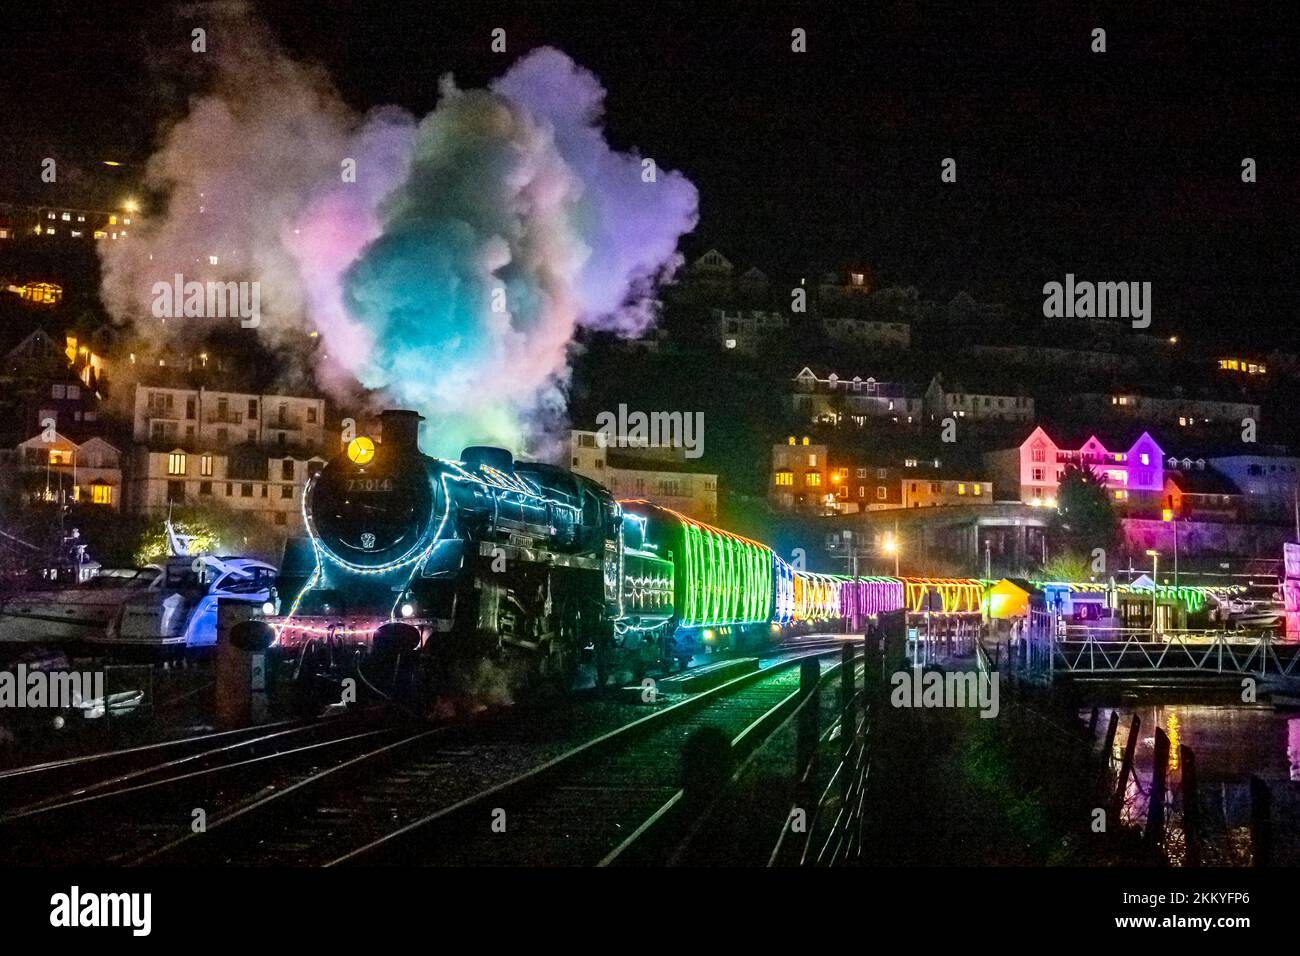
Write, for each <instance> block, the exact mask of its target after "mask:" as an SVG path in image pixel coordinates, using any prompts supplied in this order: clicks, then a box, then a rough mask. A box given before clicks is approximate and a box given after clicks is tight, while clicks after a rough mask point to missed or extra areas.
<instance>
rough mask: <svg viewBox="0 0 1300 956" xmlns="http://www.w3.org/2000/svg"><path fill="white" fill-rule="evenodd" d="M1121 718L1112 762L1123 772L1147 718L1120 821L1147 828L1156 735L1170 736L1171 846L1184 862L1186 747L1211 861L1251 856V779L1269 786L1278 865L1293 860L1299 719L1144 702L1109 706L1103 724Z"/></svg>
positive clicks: (1299, 802) (1253, 708) (1262, 710)
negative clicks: (1134, 721) (1132, 725)
mask: <svg viewBox="0 0 1300 956" xmlns="http://www.w3.org/2000/svg"><path fill="white" fill-rule="evenodd" d="M1112 710H1114V711H1117V712H1118V714H1119V729H1118V730H1117V732H1116V735H1115V744H1114V750H1113V754H1112V760H1113V764H1114V766H1115V767H1118V766H1119V763H1120V760H1121V758H1122V757H1123V755H1124V750H1125V748H1126V746H1127V744H1128V734H1129V722H1130V720H1131V718H1132V716H1133V714H1135V713H1136V714H1137V715H1138V717H1139V718H1140V719H1141V725H1140V727H1139V730H1138V738H1137V745H1136V749H1135V753H1134V767H1135V770H1136V773H1135V775H1134V776H1133V777H1130V779H1129V781H1128V783H1127V785H1126V787H1125V791H1124V803H1123V809H1122V812H1121V817H1122V819H1123V820H1124V822H1126V823H1129V824H1131V825H1134V826H1139V827H1140V826H1142V825H1144V823H1145V821H1146V818H1147V803H1148V800H1149V795H1150V788H1151V782H1152V770H1153V765H1154V763H1155V731H1156V729H1157V728H1160V729H1162V730H1164V732H1165V733H1166V734H1167V735H1168V737H1169V743H1170V758H1169V771H1168V782H1167V790H1166V814H1165V816H1166V820H1167V821H1168V824H1167V830H1166V841H1165V842H1166V846H1167V848H1168V849H1169V850H1170V851H1171V854H1170V855H1171V858H1172V861H1173V862H1175V863H1177V862H1179V859H1178V858H1179V855H1180V852H1179V851H1180V848H1181V847H1182V845H1183V835H1182V832H1181V822H1182V817H1183V808H1182V800H1183V786H1182V784H1183V781H1182V770H1183V760H1182V755H1181V753H1180V751H1179V748H1180V747H1186V748H1188V749H1189V750H1190V751H1191V752H1192V753H1193V754H1195V757H1196V773H1197V778H1198V789H1199V791H1200V800H1199V805H1200V809H1201V820H1202V824H1201V831H1202V833H1203V838H1204V840H1205V842H1206V859H1205V862H1206V863H1214V862H1218V863H1228V864H1231V863H1242V862H1244V861H1245V860H1248V858H1249V852H1250V851H1249V836H1248V834H1249V826H1250V818H1251V801H1250V785H1249V780H1250V777H1251V776H1252V775H1253V776H1258V777H1260V778H1262V779H1263V780H1265V781H1266V782H1267V783H1268V784H1269V791H1270V794H1271V795H1272V799H1273V824H1274V833H1275V834H1276V837H1275V840H1276V843H1277V850H1278V856H1279V859H1278V860H1277V861H1276V862H1279V863H1281V862H1291V860H1290V859H1285V860H1284V859H1282V857H1286V858H1291V857H1294V856H1295V853H1296V847H1294V846H1293V844H1294V843H1295V842H1296V840H1297V837H1300V832H1297V831H1300V786H1297V784H1298V783H1300V713H1298V712H1284V711H1277V710H1274V709H1273V708H1272V707H1269V706H1265V705H1215V704H1141V705H1138V706H1124V707H1112V708H1103V709H1102V711H1101V716H1100V719H1099V721H1098V726H1100V727H1105V726H1107V723H1108V721H1109V719H1110V712H1111V711H1112Z"/></svg>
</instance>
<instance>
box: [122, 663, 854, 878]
mask: <svg viewBox="0 0 1300 956" xmlns="http://www.w3.org/2000/svg"><path fill="white" fill-rule="evenodd" d="M787 653H788V655H789V656H787V657H786V658H785V659H783V660H778V661H775V662H772V663H771V664H770V666H769V667H768V668H766V669H764V670H762V671H758V672H754V673H751V674H747V675H745V676H743V677H740V678H737V679H734V680H732V681H730V682H728V683H727V684H724V685H722V686H720V687H717V688H714V689H713V690H711V691H706V692H704V693H701V694H699V695H696V696H694V697H690V698H687V699H686V700H684V701H681V702H678V703H674V704H666V705H663V709H662V710H658V711H656V712H654V713H652V714H650V715H648V716H647V715H646V714H645V706H644V705H641V704H626V703H624V704H618V703H614V702H609V701H605V702H599V701H592V700H588V701H586V702H584V703H581V704H573V703H571V702H570V704H569V705H568V706H558V705H553V706H550V707H546V708H540V709H529V708H517V709H514V710H511V711H505V712H502V713H500V714H499V715H497V717H496V718H494V719H492V720H486V721H483V720H480V721H474V722H471V723H469V724H465V725H460V726H457V727H451V728H447V729H446V731H445V732H443V733H440V734H437V735H431V736H423V737H417V736H412V737H410V738H406V739H402V740H398V741H394V742H392V743H391V744H390V745H386V746H383V747H378V748H375V749H374V750H373V751H370V752H366V753H361V754H358V755H357V756H356V757H354V758H352V759H350V760H348V761H344V762H341V763H340V764H338V765H336V766H332V767H327V768H323V769H321V770H320V771H319V772H318V773H316V774H314V775H312V776H310V777H307V778H304V779H302V780H300V781H299V782H298V783H297V784H296V785H295V786H292V787H288V788H285V789H284V790H282V791H279V792H275V793H268V794H267V795H266V796H265V797H263V798H261V799H259V800H257V801H253V802H250V803H248V804H246V805H244V806H241V807H239V808H237V809H236V810H235V811H234V812H232V813H229V814H226V815H224V816H222V817H220V818H217V819H215V820H214V819H211V818H210V819H209V825H208V828H207V831H206V832H204V833H187V834H184V835H182V836H181V837H179V838H177V839H176V840H174V841H172V842H170V843H167V844H165V845H162V846H158V847H155V848H152V849H150V850H149V851H148V852H145V853H143V854H140V855H139V856H137V857H135V858H134V859H133V860H131V862H133V863H138V864H150V865H154V864H165V865H218V866H220V865H238V866H260V865H293V866H325V865H331V864H335V863H338V862H343V861H344V860H345V859H348V858H350V857H351V856H352V855H353V854H357V853H360V854H362V855H365V854H367V853H368V852H370V850H369V849H368V848H372V847H376V848H377V847H379V846H380V845H383V844H386V842H387V841H392V840H396V841H398V842H402V841H404V838H405V834H407V833H408V832H413V831H412V828H414V830H420V829H422V827H423V825H424V824H425V823H427V822H428V820H429V819H430V818H437V819H441V818H442V816H443V815H445V814H448V813H451V814H453V815H459V814H462V813H465V812H467V809H466V808H468V807H469V806H473V805H476V804H477V803H478V802H480V801H482V800H484V799H488V797H489V796H490V795H492V794H495V793H496V792H498V790H499V789H500V788H501V787H503V786H504V787H506V788H507V789H512V790H514V791H515V792H522V791H523V790H524V789H531V788H532V787H533V785H535V784H537V783H538V782H540V781H543V780H545V779H547V778H549V775H550V774H551V773H553V772H554V770H555V768H556V767H559V766H576V764H577V762H579V761H580V760H581V759H584V758H582V757H579V756H576V755H587V754H591V755H594V754H596V753H599V752H603V751H604V750H605V749H606V748H608V747H610V746H611V744H613V743H614V742H615V741H619V742H623V741H631V740H634V739H640V738H641V737H642V735H643V734H646V733H647V732H648V731H650V730H651V729H652V728H653V729H655V730H658V729H660V728H663V729H665V730H666V729H667V728H668V727H670V726H672V727H677V728H678V735H679V737H678V739H675V740H674V739H667V738H666V739H664V740H663V741H662V743H663V744H664V746H665V747H666V748H667V749H666V750H665V751H664V753H663V754H661V758H660V759H659V760H657V761H655V762H653V763H650V762H647V764H646V766H645V768H644V770H645V774H646V779H645V781H644V784H645V785H644V787H643V789H644V790H646V791H647V792H653V793H654V794H655V795H658V794H659V793H660V792H661V791H662V792H665V793H666V794H667V796H669V797H670V796H671V792H672V789H673V787H672V783H671V782H672V781H675V779H676V763H677V757H676V750H677V749H679V748H680V744H681V741H682V739H684V736H681V735H688V734H689V732H690V731H691V730H692V729H694V727H695V726H697V725H702V722H707V720H709V719H713V720H715V721H716V720H717V719H718V712H717V711H715V710H714V709H713V708H714V707H716V706H718V705H722V704H723V703H724V702H727V701H729V702H731V703H730V705H729V706H724V709H726V710H727V711H728V712H729V717H730V722H731V724H732V725H734V724H736V723H737V722H739V721H745V720H750V719H752V718H753V716H754V715H755V713H758V712H760V711H765V710H768V709H770V708H771V706H772V703H773V701H774V700H785V699H786V698H787V697H788V696H789V694H790V692H791V690H792V689H794V688H796V687H797V683H798V674H797V668H796V667H795V665H796V664H797V663H798V662H799V660H801V659H802V657H804V656H810V655H811V656H816V657H822V656H828V655H829V654H830V653H831V652H830V651H829V650H828V649H819V650H816V651H811V652H805V653H801V654H797V655H796V654H789V652H787ZM773 685H776V686H773ZM751 687H752V691H751V692H750V693H749V694H748V695H747V699H746V700H745V701H744V702H741V701H740V700H739V698H738V697H737V696H736V695H737V694H738V693H739V692H740V691H741V690H742V689H746V688H751ZM706 705H707V706H706ZM705 710H709V711H710V712H711V714H712V717H711V718H709V717H705V716H704V714H703V711H705ZM692 715H695V717H696V723H694V724H692V723H691V721H690V720H688V719H687V718H690V717H692ZM671 736H672V734H671V732H669V738H671ZM664 781H669V782H668V783H665V782H664ZM465 859H466V860H467V861H470V859H469V857H466V858H465ZM447 862H453V861H450V860H449V861H447Z"/></svg>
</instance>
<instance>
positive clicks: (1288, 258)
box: [0, 0, 1300, 349]
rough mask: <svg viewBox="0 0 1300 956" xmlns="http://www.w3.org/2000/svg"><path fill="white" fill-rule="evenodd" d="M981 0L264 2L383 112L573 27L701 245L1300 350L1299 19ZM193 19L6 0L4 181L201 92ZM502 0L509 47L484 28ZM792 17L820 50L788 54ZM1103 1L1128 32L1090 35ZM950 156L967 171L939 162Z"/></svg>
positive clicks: (102, 146)
mask: <svg viewBox="0 0 1300 956" xmlns="http://www.w3.org/2000/svg"><path fill="white" fill-rule="evenodd" d="M976 6H977V5H975V4H960V5H958V4H954V5H952V6H950V7H948V6H933V7H920V6H917V5H915V4H912V3H903V4H898V5H888V4H877V3H852V4H836V3H815V4H791V3H782V4H763V3H747V4H730V3H725V4H724V3H710V2H707V0H696V2H690V3H681V4H676V3H671V4H670V3H664V2H648V3H607V4H597V3H592V4H575V3H561V2H534V3H511V2H504V0H501V2H492V3H485V2H472V3H463V4H450V3H441V2H436V0H424V2H418V3H411V4H402V3H398V2H393V3H388V2H385V3H361V2H355V0H353V2H311V3H298V2H275V3H271V2H267V3H261V4H257V7H258V9H259V10H260V11H261V12H262V14H263V16H264V17H265V18H266V19H267V20H268V21H269V22H270V24H271V25H272V27H273V29H274V31H275V33H276V34H277V36H278V37H279V38H280V39H281V41H282V42H283V43H285V45H286V46H287V47H289V48H290V49H291V50H292V51H293V52H294V54H295V55H298V56H302V57H307V58H310V59H314V60H317V61H319V62H321V63H323V64H324V65H325V66H326V67H327V69H328V70H329V72H330V74H331V75H332V76H333V78H334V80H335V82H336V83H337V85H338V87H339V89H340V90H341V92H342V93H343V95H344V97H345V98H346V99H347V100H348V101H349V102H351V103H352V104H353V105H355V106H357V107H358V108H366V107H369V106H373V105H378V104H383V103H397V104H400V105H402V106H405V107H407V108H408V109H411V110H412V111H415V112H419V113H423V112H426V111H428V110H429V109H430V108H432V107H433V105H434V104H435V102H436V91H437V80H438V77H439V76H441V75H442V74H443V73H446V72H448V71H451V72H453V73H454V74H455V75H456V76H457V79H458V81H459V82H460V84H461V85H462V86H472V85H481V84H482V83H484V82H485V81H487V80H488V79H490V78H491V77H493V76H495V75H498V74H499V73H501V72H502V71H503V70H504V68H505V66H506V65H507V64H508V62H510V61H512V60H513V59H514V57H515V56H516V55H518V54H521V53H523V52H524V51H526V50H527V49H530V48H532V47H534V46H537V45H541V44H553V45H556V46H559V47H560V48H562V49H563V50H565V51H566V52H568V53H569V54H571V55H572V56H573V57H574V58H575V59H576V60H577V61H578V62H580V63H582V64H583V65H585V66H587V67H588V68H590V69H592V70H594V71H595V72H596V73H597V74H598V75H599V76H600V77H601V79H602V80H603V82H604V84H605V86H606V88H607V90H608V91H609V94H608V100H607V111H608V128H609V136H610V139H611V141H612V142H613V143H614V145H615V146H618V147H624V148H626V147H629V146H633V145H635V146H638V147H640V148H641V149H642V150H644V151H645V152H646V154H647V155H651V156H653V157H655V158H656V160H657V161H658V162H659V163H660V164H661V165H665V166H669V167H674V168H679V169H682V170H683V171H684V172H685V173H686V174H687V175H688V176H689V177H690V178H691V179H692V180H693V181H694V182H695V183H696V184H697V185H698V186H699V188H700V192H701V196H702V221H701V225H700V227H699V229H698V230H697V236H696V237H693V238H692V239H691V240H690V241H689V242H688V245H687V249H688V251H701V248H702V246H707V245H718V246H720V247H721V248H722V249H723V250H724V251H725V252H726V253H727V254H728V255H730V256H731V257H732V258H733V259H734V260H735V261H737V262H738V263H740V264H742V265H748V264H749V263H751V262H756V263H757V264H759V265H760V266H762V267H764V268H768V269H769V270H770V271H774V272H777V273H780V272H782V271H785V270H789V271H792V272H794V271H798V270H800V269H802V268H803V267H804V266H805V265H807V264H809V263H812V262H823V263H828V264H838V263H841V262H846V261H849V260H851V259H860V260H862V261H865V262H868V263H870V264H871V265H872V266H873V268H874V269H875V271H876V273H877V275H878V277H879V278H881V279H883V280H885V281H889V280H903V281H911V282H914V283H916V284H918V285H921V286H922V287H923V288H924V289H927V290H929V291H931V292H934V293H936V294H942V293H944V292H951V291H953V290H955V289H958V288H968V289H971V290H972V291H974V292H976V293H977V294H979V295H986V296H990V297H998V298H1003V299H1007V300H1009V301H1012V302H1020V303H1023V304H1025V305H1026V307H1031V308H1037V307H1038V304H1039V303H1041V288H1042V284H1043V282H1045V281H1047V280H1049V279H1053V278H1055V279H1060V278H1062V277H1063V275H1064V273H1065V272H1066V271H1073V272H1075V273H1076V274H1077V275H1079V276H1080V277H1081V278H1096V279H1111V280H1121V279H1128V280H1150V281H1152V282H1153V283H1155V292H1154V301H1155V309H1156V321H1157V325H1158V326H1160V328H1158V329H1156V331H1163V330H1165V329H1167V330H1168V331H1170V332H1178V333H1180V334H1184V335H1190V336H1196V335H1204V336H1212V335H1216V334H1225V333H1230V334H1232V335H1233V336H1234V338H1237V340H1238V341H1240V342H1241V344H1244V345H1269V344H1274V343H1275V344H1277V345H1278V346H1281V347H1290V348H1293V349H1294V348H1300V335H1297V334H1296V333H1295V331H1294V322H1295V318H1294V311H1295V302H1296V280H1295V277H1294V276H1295V265H1294V264H1295V261H1296V254H1297V248H1298V244H1297V226H1296V221H1297V216H1296V209H1297V198H1298V196H1297V193H1298V192H1300V190H1298V188H1297V182H1300V176H1298V173H1300V169H1298V168H1297V167H1298V164H1297V158H1296V157H1297V150H1296V146H1297V142H1296V140H1297V136H1296V129H1297V123H1296V121H1297V103H1298V102H1300V100H1298V99H1297V97H1296V86H1297V79H1296V77H1297V75H1300V72H1298V71H1297V70H1296V68H1295V64H1296V62H1297V56H1296V39H1297V33H1296V31H1295V29H1294V24H1293V23H1292V22H1289V21H1288V22H1281V21H1279V20H1277V19H1276V17H1277V16H1278V14H1276V13H1270V12H1267V5H1259V4H1242V5H1240V6H1239V7H1232V6H1227V5H1224V6H1218V5H1200V4H1198V5H1197V6H1198V8H1199V10H1200V12H1198V13H1197V14H1195V16H1194V17H1193V18H1188V16H1187V14H1186V13H1185V12H1184V11H1185V10H1186V9H1187V5H1185V4H1164V5H1144V4H1132V3H1125V4H1122V5H1114V7H1113V8H1112V7H1111V6H1108V5H1086V6H1085V5H1082V4H1068V5H1067V4H1052V5H1044V6H1041V7H1039V6H1031V5H1029V4H1019V3H998V4H991V5H980V7H981V8H980V9H978V10H977V9H975V7H976ZM1066 8H1068V9H1066ZM1134 9H1139V10H1147V11H1148V12H1149V14H1150V15H1149V16H1145V15H1144V16H1135V15H1134V14H1133V13H1132V11H1133V10H1134ZM1261 10H1264V11H1265V12H1260V11H1261ZM1117 11H1124V12H1123V13H1120V12H1117ZM193 19H194V17H193V16H190V15H186V14H177V13H176V12H175V8H170V7H166V6H163V5H149V4H143V3H141V4H129V5H128V4H100V3H95V2H93V0H73V2H66V3H64V2H55V3H52V4H47V5H41V4H35V5H33V7H32V11H31V12H30V13H29V14H27V15H25V16H24V17H22V18H19V19H15V20H11V21H10V24H9V29H6V31H5V33H4V34H3V36H0V62H2V63H3V68H2V69H0V91H3V92H2V94H0V102H3V104H4V105H5V107H6V108H5V109H4V110H3V119H2V120H0V123H2V124H3V125H2V128H0V137H2V141H0V163H2V164H3V165H2V167H0V193H3V194H4V195H5V196H10V195H28V194H30V193H31V192H32V190H33V189H35V188H37V186H38V184H37V183H36V182H35V173H34V172H31V173H28V172H27V171H29V170H35V168H36V166H35V164H36V163H37V162H38V161H39V157H40V156H41V155H50V154H51V153H52V154H53V155H56V156H60V157H65V158H66V161H67V162H69V163H74V164H75V163H81V162H85V163H86V164H87V168H88V169H89V170H91V171H93V173H94V176H96V177H99V176H102V175H103V174H105V173H108V174H110V175H111V174H112V171H110V170H108V169H107V167H103V166H97V165H96V162H97V160H98V159H100V158H103V157H107V156H113V157H115V158H119V159H122V160H124V161H126V162H135V163H139V162H140V161H142V160H143V159H144V158H145V157H146V156H147V155H148V153H149V150H150V145H151V143H152V141H153V136H154V132H155V130H156V127H157V125H158V123H159V121H161V120H162V119H164V118H165V116H166V115H167V113H168V111H169V110H171V109H174V108H175V107H176V106H177V105H178V104H180V103H183V102H184V99H183V97H184V95H185V92H186V90H185V89H184V85H183V83H181V84H179V85H178V84H177V83H176V82H175V81H174V79H168V78H167V77H168V74H167V73H166V71H164V70H161V69H159V67H158V66H157V63H158V61H160V60H166V59H168V55H167V54H168V48H169V46H170V45H171V44H176V45H178V46H179V47H180V49H182V50H187V49H188V26H189V24H190V22H191V20H193ZM497 26H500V27H504V28H505V29H506V31H507V35H508V40H509V45H510V53H509V54H507V55H505V56H503V55H500V54H494V53H492V52H490V50H489V47H488V42H489V33H490V31H491V29H492V28H493V27H497ZM794 26H803V27H805V28H806V29H807V30H808V31H809V52H808V53H806V54H803V55H799V54H793V53H791V52H790V39H789V37H790V30H791V28H792V27H794ZM1094 26H1102V27H1105V28H1106V29H1107V31H1108V52H1107V53H1106V54H1104V55H1095V54H1092V53H1091V52H1089V48H1088V47H1089V40H1090V37H1089V33H1090V30H1091V29H1092V27H1094ZM945 156H953V157H955V158H956V159H957V161H958V183H957V184H956V185H955V186H954V185H947V186H945V185H942V184H941V183H940V181H939V163H940V160H941V159H942V158H943V157H945ZM1243 156H1252V157H1254V158H1255V159H1256V160H1257V161H1258V163H1259V178H1260V181H1259V182H1258V183H1257V184H1255V185H1253V186H1247V185H1243V184H1242V183H1241V182H1240V177H1239V173H1240V162H1241V159H1242V157H1243ZM134 172H138V168H137V169H136V170H135V171H134ZM134 172H133V170H132V168H131V167H130V166H127V167H124V168H123V169H122V170H121V171H120V173H118V175H121V176H123V177H124V180H123V181H124V183H129V182H130V177H131V176H133V175H134ZM68 179H69V180H70V182H69V186H71V187H73V188H77V187H79V186H81V184H82V181H79V180H78V179H77V178H76V177H73V176H69V177H68ZM87 188H89V184H87ZM113 188H114V189H116V188H118V187H117V186H114V187H113Z"/></svg>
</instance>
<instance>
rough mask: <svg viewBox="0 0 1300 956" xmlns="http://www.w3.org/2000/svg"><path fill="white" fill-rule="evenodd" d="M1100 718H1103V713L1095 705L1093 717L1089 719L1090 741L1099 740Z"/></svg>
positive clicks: (1093, 706)
mask: <svg viewBox="0 0 1300 956" xmlns="http://www.w3.org/2000/svg"><path fill="white" fill-rule="evenodd" d="M1100 716H1101V711H1100V710H1099V709H1098V707H1097V705H1096V704H1093V705H1092V716H1091V717H1090V718H1088V739H1089V740H1095V739H1096V738H1097V718H1098V717H1100Z"/></svg>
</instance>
